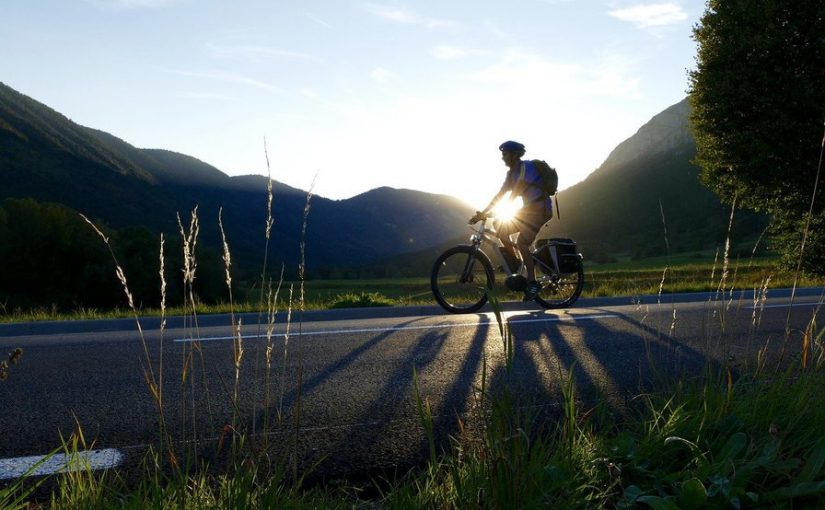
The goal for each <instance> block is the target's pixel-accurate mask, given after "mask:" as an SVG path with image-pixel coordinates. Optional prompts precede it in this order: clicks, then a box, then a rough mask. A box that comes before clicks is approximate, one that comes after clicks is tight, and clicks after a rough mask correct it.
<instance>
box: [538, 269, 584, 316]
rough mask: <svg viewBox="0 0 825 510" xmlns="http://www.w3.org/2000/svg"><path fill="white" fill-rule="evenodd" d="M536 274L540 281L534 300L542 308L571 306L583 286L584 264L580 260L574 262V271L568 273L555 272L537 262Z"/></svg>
mask: <svg viewBox="0 0 825 510" xmlns="http://www.w3.org/2000/svg"><path fill="white" fill-rule="evenodd" d="M536 276H537V278H536V280H538V282H539V283H541V290H540V291H539V293H538V294H537V295H536V302H537V303H538V304H539V305H541V306H542V307H543V308H566V307H568V306H572V305H573V303H575V302H576V300H577V299H579V295H580V294H581V293H582V288H584V266H583V265H582V262H581V260H578V261H577V262H576V268H575V271H572V272H569V273H556V272H555V271H553V270H550V269H548V267H547V266H545V265H544V264H540V263H537V264H536Z"/></svg>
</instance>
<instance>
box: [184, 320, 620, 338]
mask: <svg viewBox="0 0 825 510" xmlns="http://www.w3.org/2000/svg"><path fill="white" fill-rule="evenodd" d="M616 317H618V315H614V314H607V313H604V314H594V315H565V316H553V317H543V318H540V319H519V320H513V321H510V323H511V324H528V323H531V322H575V321H582V320H597V319H612V318H616ZM490 324H494V325H496V326H498V323H497V322H496V321H494V320H489V321H483V322H482V321H478V322H462V323H458V324H431V325H421V326H392V327H386V328H352V329H333V330H326V331H304V332H302V333H297V332H295V333H289V336H290V337H298V336H318V335H351V334H354V333H384V332H387V331H412V330H421V329H449V328H469V327H475V326H488V325H490ZM266 336H267V335H266V334H257V335H242V336H241V338H242V339H243V340H250V339H254V338H266ZM286 336H287V334H286V333H273V334H272V338H284V337H286ZM235 338H236V337H234V336H213V337H203V338H176V339H174V340H173V341H174V342H177V343H186V342H216V341H221V340H234V339H235Z"/></svg>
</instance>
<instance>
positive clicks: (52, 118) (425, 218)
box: [0, 83, 471, 275]
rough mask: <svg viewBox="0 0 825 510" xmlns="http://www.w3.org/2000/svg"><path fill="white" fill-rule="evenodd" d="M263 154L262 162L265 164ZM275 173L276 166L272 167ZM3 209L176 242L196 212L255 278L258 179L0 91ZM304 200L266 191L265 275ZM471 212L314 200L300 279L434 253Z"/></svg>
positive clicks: (362, 199) (293, 260)
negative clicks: (45, 207) (268, 248)
mask: <svg viewBox="0 0 825 510" xmlns="http://www.w3.org/2000/svg"><path fill="white" fill-rule="evenodd" d="M261 157H263V154H262V156H261ZM273 166H274V167H275V169H274V172H275V173H277V163H275V164H274V165H273ZM0 172H2V179H0V200H2V199H6V198H9V197H18V198H22V197H25V198H33V199H35V200H37V201H39V202H52V203H60V204H63V205H65V206H68V207H70V208H71V209H74V210H76V211H80V212H83V213H85V214H86V215H88V216H90V217H92V218H94V219H96V220H99V221H101V222H102V223H105V224H106V225H108V226H111V227H113V228H124V227H134V226H140V227H145V228H147V229H148V230H149V231H151V232H155V233H158V232H161V231H164V232H166V234H167V235H177V232H178V224H177V214H178V213H180V214H181V216H182V217H183V220H184V222H187V221H188V215H189V211H191V210H192V209H193V208H194V207H195V205H197V206H198V208H199V209H198V210H199V213H200V221H201V233H202V240H203V242H204V243H205V245H206V246H211V247H212V248H213V249H216V250H217V248H218V247H219V239H220V234H219V230H218V224H217V218H218V210H219V208H223V223H224V227H225V229H226V234H227V238H228V240H229V243H230V245H231V249H232V256H233V259H234V261H235V270H236V271H240V272H247V273H254V272H255V271H260V264H261V261H262V260H263V255H264V242H265V238H264V224H265V220H266V202H267V190H266V188H267V179H266V178H265V177H260V176H243V177H229V176H228V175H226V174H225V173H223V172H221V171H220V170H218V169H216V168H214V167H212V166H211V165H209V164H207V163H205V162H203V161H199V160H197V159H195V158H193V157H190V156H186V155H183V154H178V153H175V152H171V151H165V150H155V149H138V148H135V147H133V146H132V145H130V144H129V143H127V142H125V141H123V140H121V139H119V138H117V137H115V136H113V135H111V134H109V133H105V132H102V131H99V130H96V129H91V128H87V127H83V126H80V125H78V124H76V123H74V122H72V121H71V120H70V119H68V118H66V117H65V116H63V115H61V114H60V113H58V112H56V111H54V110H52V109H51V108H49V107H47V106H46V105H43V104H41V103H39V102H37V101H35V100H34V99H32V98H29V97H27V96H25V95H23V94H20V93H18V92H17V91H15V90H13V89H11V88H9V87H8V86H6V85H4V84H2V83H0ZM306 198H307V193H306V192H305V191H302V190H297V189H294V188H290V187H288V186H286V185H284V184H282V183H279V182H274V201H273V217H274V227H273V233H272V253H271V255H270V258H269V260H270V263H271V264H272V266H271V267H280V265H281V264H282V263H283V264H284V265H285V267H286V268H287V269H286V270H287V272H288V273H289V272H294V270H295V268H297V265H298V258H299V249H300V238H301V226H302V221H303V212H304V206H305V202H306ZM470 214H471V210H470V208H469V206H467V205H466V204H464V203H462V202H460V201H458V200H456V199H453V198H451V197H447V196H440V195H432V194H427V193H422V192H417V191H409V190H396V189H391V188H381V189H378V190H373V191H370V192H368V193H365V194H363V195H360V196H358V197H354V198H352V199H349V200H341V201H333V200H328V199H325V198H323V197H319V196H315V197H313V198H312V202H311V209H310V215H309V223H308V226H307V230H306V250H305V251H306V260H307V271H308V272H309V274H315V275H329V274H333V273H334V272H335V271H336V268H342V267H350V266H355V265H361V264H364V263H366V262H368V261H370V260H373V259H376V258H379V257H386V256H389V255H393V254H397V253H405V252H409V251H413V250H417V249H421V248H426V247H428V246H433V245H436V244H438V243H441V242H443V241H444V240H446V239H448V238H450V237H452V236H454V235H455V233H456V232H457V231H460V229H462V228H464V227H463V226H464V224H465V222H466V218H467V217H468V216H469V215H470Z"/></svg>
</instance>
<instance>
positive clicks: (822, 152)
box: [780, 133, 825, 363]
mask: <svg viewBox="0 0 825 510" xmlns="http://www.w3.org/2000/svg"><path fill="white" fill-rule="evenodd" d="M823 156H825V133H823V135H822V143H821V144H820V147H819V163H817V166H816V178H815V179H814V189H813V192H812V193H811V205H810V206H809V207H808V214H807V215H806V216H805V227H804V228H803V229H802V242H801V244H800V246H799V256H798V257H797V259H796V272H795V273H794V280H793V287H792V288H791V306H789V307H788V315H787V318H786V319H785V340H784V342H783V343H782V353H781V355H780V363H781V361H782V359H783V357H784V355H785V349H786V348H787V345H788V341H789V340H790V336H791V311H792V310H793V305H794V303H795V301H796V287H797V284H798V282H799V275H800V274H802V259H803V257H804V255H805V245H806V243H807V241H808V232H809V231H810V228H811V220H812V219H813V216H814V204H815V203H816V192H817V190H818V189H819V176H820V174H821V172H822V159H823Z"/></svg>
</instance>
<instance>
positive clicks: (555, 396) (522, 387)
mask: <svg viewBox="0 0 825 510" xmlns="http://www.w3.org/2000/svg"><path fill="white" fill-rule="evenodd" d="M610 313H611V315H614V316H617V317H613V318H610V319H604V320H588V321H587V322H586V327H585V326H584V324H583V323H576V322H572V321H552V320H548V322H543V323H540V324H542V326H540V327H537V326H535V325H532V326H528V325H527V324H525V325H521V326H520V325H519V319H520V318H523V317H528V318H531V319H535V318H538V317H542V316H546V314H545V313H543V312H538V313H529V314H522V315H516V316H511V317H510V318H509V319H508V322H509V326H510V331H511V338H512V342H513V353H514V355H513V363H512V369H511V370H510V371H509V372H507V371H504V370H498V371H496V373H495V375H494V378H493V379H492V380H491V388H494V389H496V390H498V391H503V390H506V391H509V392H510V394H512V395H516V396H517V397H518V400H519V404H520V405H523V406H538V407H547V408H551V409H550V410H552V408H553V407H557V406H558V404H559V403H560V402H561V401H562V398H563V394H562V385H563V384H564V383H565V381H566V379H567V378H568V377H572V382H573V388H574V398H576V399H577V400H579V401H582V402H588V403H593V404H597V403H603V404H606V405H608V406H609V407H611V408H613V409H614V410H616V411H622V410H623V409H624V408H625V407H626V406H627V401H628V399H630V398H632V397H634V396H636V395H638V394H639V393H644V392H648V391H652V390H655V389H656V388H657V387H658V386H660V384H661V383H663V382H664V381H667V380H669V381H671V382H672V381H674V380H675V379H678V377H680V376H684V375H690V376H693V375H701V374H704V373H707V369H708V368H709V367H717V368H718V364H717V362H716V361H714V360H713V359H711V358H709V357H708V356H707V355H706V354H705V353H702V352H700V351H698V350H696V349H693V348H691V347H689V346H686V345H684V344H683V343H681V342H679V341H678V340H677V339H676V338H674V337H672V336H670V335H668V334H663V333H662V332H661V331H659V330H656V329H654V328H652V327H650V326H648V325H646V324H642V323H641V322H639V321H636V320H633V319H632V318H631V317H628V316H626V315H622V314H616V313H615V312H613V311H610ZM570 317H571V318H572V317H573V316H570ZM617 320H618V321H621V323H623V324H624V327H611V326H610V323H611V321H617ZM614 324H615V322H614Z"/></svg>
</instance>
